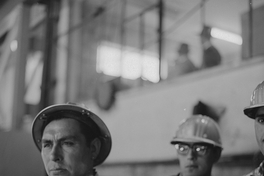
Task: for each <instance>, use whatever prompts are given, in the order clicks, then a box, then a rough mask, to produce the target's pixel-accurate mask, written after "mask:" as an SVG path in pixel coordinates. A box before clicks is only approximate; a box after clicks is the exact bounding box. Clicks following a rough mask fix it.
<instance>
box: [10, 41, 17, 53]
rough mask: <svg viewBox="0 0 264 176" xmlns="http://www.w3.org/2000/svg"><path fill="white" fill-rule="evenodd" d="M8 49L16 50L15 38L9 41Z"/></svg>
mask: <svg viewBox="0 0 264 176" xmlns="http://www.w3.org/2000/svg"><path fill="white" fill-rule="evenodd" d="M10 49H11V51H13V52H14V51H16V50H17V40H13V41H12V42H11V43H10Z"/></svg>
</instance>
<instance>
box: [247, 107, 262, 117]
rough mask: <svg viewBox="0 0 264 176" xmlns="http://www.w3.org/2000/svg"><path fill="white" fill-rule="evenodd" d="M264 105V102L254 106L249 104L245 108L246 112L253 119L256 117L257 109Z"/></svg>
mask: <svg viewBox="0 0 264 176" xmlns="http://www.w3.org/2000/svg"><path fill="white" fill-rule="evenodd" d="M260 107H264V104H258V105H253V106H248V107H245V108H244V114H245V115H246V116H248V117H249V118H251V119H255V118H256V117H255V115H256V111H257V109H258V108H260Z"/></svg>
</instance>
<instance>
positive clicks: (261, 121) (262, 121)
mask: <svg viewBox="0 0 264 176" xmlns="http://www.w3.org/2000/svg"><path fill="white" fill-rule="evenodd" d="M256 120H257V122H258V123H261V124H264V118H263V117H257V118H256Z"/></svg>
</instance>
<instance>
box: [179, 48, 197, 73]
mask: <svg viewBox="0 0 264 176" xmlns="http://www.w3.org/2000/svg"><path fill="white" fill-rule="evenodd" d="M175 69H176V75H177V76H179V75H184V74H186V73H190V72H193V71H195V70H196V67H195V65H194V64H193V63H192V61H191V60H190V58H189V45H188V44H186V43H182V44H181V45H180V47H179V49H178V58H177V59H176V60H175Z"/></svg>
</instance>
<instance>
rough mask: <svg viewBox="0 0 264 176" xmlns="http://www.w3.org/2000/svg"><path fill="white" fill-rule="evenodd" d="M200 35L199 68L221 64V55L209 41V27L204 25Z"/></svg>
mask: <svg viewBox="0 0 264 176" xmlns="http://www.w3.org/2000/svg"><path fill="white" fill-rule="evenodd" d="M200 36H201V43H202V47H203V57H202V59H203V60H202V65H201V68H202V69H204V68H209V67H214V66H217V65H219V64H221V60H222V56H221V55H220V53H219V51H218V50H217V49H216V48H215V47H214V46H213V45H212V42H211V28H210V27H208V26H204V27H203V30H202V32H201V34H200Z"/></svg>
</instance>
